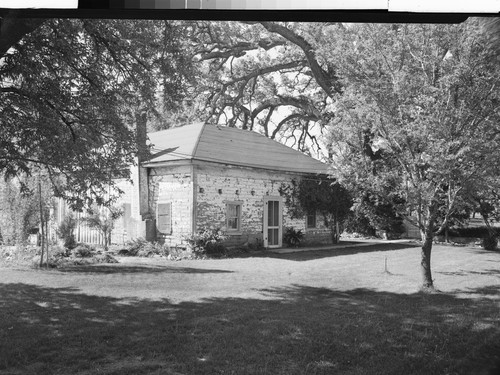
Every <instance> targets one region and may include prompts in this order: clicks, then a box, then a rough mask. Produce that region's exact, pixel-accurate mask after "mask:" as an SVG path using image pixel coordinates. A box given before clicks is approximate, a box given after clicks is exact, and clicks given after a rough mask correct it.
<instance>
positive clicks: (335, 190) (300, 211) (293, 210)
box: [280, 178, 352, 243]
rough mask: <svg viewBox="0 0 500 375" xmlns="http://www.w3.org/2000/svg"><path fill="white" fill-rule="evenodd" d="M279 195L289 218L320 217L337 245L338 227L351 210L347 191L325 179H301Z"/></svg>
mask: <svg viewBox="0 0 500 375" xmlns="http://www.w3.org/2000/svg"><path fill="white" fill-rule="evenodd" d="M280 194H281V195H283V196H284V197H285V205H286V206H287V207H288V212H289V213H290V216H291V217H292V218H302V217H304V216H305V215H307V214H308V213H319V214H320V215H321V216H322V217H323V220H324V223H325V226H326V227H327V228H329V229H330V232H331V235H332V240H333V242H334V243H337V242H338V240H339V238H340V228H339V226H340V225H341V224H342V223H343V222H344V221H345V219H346V218H347V216H348V215H349V212H350V209H351V206H352V198H351V195H350V194H349V192H348V191H347V189H346V188H344V187H343V186H342V185H340V184H339V183H338V182H336V181H333V180H330V179H327V178H321V179H307V178H304V179H301V180H299V181H298V182H297V181H296V180H292V183H291V184H290V185H286V184H284V185H282V186H281V187H280Z"/></svg>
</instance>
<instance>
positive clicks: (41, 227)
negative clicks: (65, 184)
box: [38, 176, 48, 268]
mask: <svg viewBox="0 0 500 375" xmlns="http://www.w3.org/2000/svg"><path fill="white" fill-rule="evenodd" d="M38 199H39V203H40V204H39V206H38V207H39V209H40V231H41V236H42V238H41V239H40V245H41V248H42V253H41V254H40V268H42V266H43V255H44V248H45V224H44V220H43V203H42V183H41V181H40V176H38ZM47 266H48V259H47Z"/></svg>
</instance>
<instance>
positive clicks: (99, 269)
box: [57, 263, 233, 274]
mask: <svg viewBox="0 0 500 375" xmlns="http://www.w3.org/2000/svg"><path fill="white" fill-rule="evenodd" d="M57 272H63V273H72V272H74V273H87V274H95V273H98V274H129V273H233V271H227V270H219V269H204V268H190V267H168V266H158V265H144V266H143V265H133V266H126V265H123V264H119V263H118V264H114V265H109V264H106V265H104V264H90V265H81V266H69V267H64V268H59V269H57Z"/></svg>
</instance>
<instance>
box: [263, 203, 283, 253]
mask: <svg viewBox="0 0 500 375" xmlns="http://www.w3.org/2000/svg"><path fill="white" fill-rule="evenodd" d="M282 211H283V203H282V200H281V197H271V196H269V197H268V196H266V197H264V225H263V229H264V233H263V235H264V247H271V248H273V247H281V246H282V245H283V212H282Z"/></svg>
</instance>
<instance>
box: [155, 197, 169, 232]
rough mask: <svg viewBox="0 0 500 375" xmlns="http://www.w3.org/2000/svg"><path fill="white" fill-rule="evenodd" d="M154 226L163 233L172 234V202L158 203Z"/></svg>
mask: <svg viewBox="0 0 500 375" xmlns="http://www.w3.org/2000/svg"><path fill="white" fill-rule="evenodd" d="M156 227H157V228H158V231H159V232H160V233H163V234H172V204H171V203H158V207H157V211H156Z"/></svg>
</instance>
